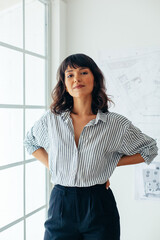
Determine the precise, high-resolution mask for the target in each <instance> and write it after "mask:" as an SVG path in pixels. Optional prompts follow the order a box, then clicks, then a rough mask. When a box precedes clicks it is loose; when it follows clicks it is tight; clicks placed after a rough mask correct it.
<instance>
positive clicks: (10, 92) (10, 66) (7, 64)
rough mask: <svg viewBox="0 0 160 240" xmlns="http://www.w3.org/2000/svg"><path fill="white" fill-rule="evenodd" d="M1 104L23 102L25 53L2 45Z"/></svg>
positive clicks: (0, 70)
mask: <svg viewBox="0 0 160 240" xmlns="http://www.w3.org/2000/svg"><path fill="white" fill-rule="evenodd" d="M0 104H23V55H22V53H20V52H17V51H14V50H10V49H7V48H5V47H1V46H0Z"/></svg>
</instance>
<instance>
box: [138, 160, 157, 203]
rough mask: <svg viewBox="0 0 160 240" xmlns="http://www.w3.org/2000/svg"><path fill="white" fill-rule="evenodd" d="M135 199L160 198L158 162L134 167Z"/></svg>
mask: <svg viewBox="0 0 160 240" xmlns="http://www.w3.org/2000/svg"><path fill="white" fill-rule="evenodd" d="M135 199H136V200H149V199H154V200H159V199H160V162H152V163H151V164H150V165H149V166H147V165H146V164H145V163H143V164H138V165H137V166H136V167H135Z"/></svg>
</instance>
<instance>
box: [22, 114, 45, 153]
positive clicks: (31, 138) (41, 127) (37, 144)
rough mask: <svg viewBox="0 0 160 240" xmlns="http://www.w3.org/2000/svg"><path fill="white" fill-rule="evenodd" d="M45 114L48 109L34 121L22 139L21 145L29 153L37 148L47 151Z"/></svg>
mask: <svg viewBox="0 0 160 240" xmlns="http://www.w3.org/2000/svg"><path fill="white" fill-rule="evenodd" d="M47 114H48V111H47V112H46V113H45V114H44V115H43V116H42V117H41V118H40V119H39V120H38V121H36V122H35V123H34V125H33V126H32V128H31V129H30V130H29V131H28V132H27V134H26V136H25V139H24V140H23V145H24V146H25V148H26V150H27V152H28V153H29V154H30V155H31V154H32V153H33V152H34V151H36V150H37V149H39V148H44V149H45V150H46V151H47V152H48V148H49V138H48V121H47Z"/></svg>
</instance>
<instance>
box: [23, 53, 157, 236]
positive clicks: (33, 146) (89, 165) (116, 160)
mask: <svg viewBox="0 0 160 240" xmlns="http://www.w3.org/2000/svg"><path fill="white" fill-rule="evenodd" d="M57 78H58V83H57V85H56V87H55V88H54V90H53V93H52V97H53V103H52V104H51V106H50V109H49V110H48V111H46V112H45V114H44V115H43V116H42V117H41V118H40V119H39V120H38V121H37V122H35V124H34V126H33V127H32V128H31V130H30V131H28V133H27V135H26V138H25V140H24V145H25V146H26V148H27V150H28V152H29V153H30V154H32V155H33V156H34V157H35V158H37V159H38V160H40V161H41V162H42V163H44V164H45V165H46V167H48V168H49V170H50V174H51V181H52V183H53V184H54V185H55V186H54V188H53V190H52V192H51V196H50V203H49V210H48V219H47V221H46V222H45V236H44V240H78V239H84V240H119V239H120V218H119V213H118V209H117V205H116V201H115V198H114V196H113V193H112V191H111V189H110V188H107V187H108V186H109V182H107V180H108V179H109V178H110V176H111V175H112V173H113V171H114V170H115V168H116V167H117V166H122V165H129V164H137V163H141V162H145V163H147V164H150V162H151V161H152V160H153V159H154V158H155V157H156V156H157V151H158V148H157V145H156V141H155V140H154V139H153V138H151V137H149V136H147V135H146V134H144V133H142V132H141V131H140V129H138V128H137V127H135V126H134V125H133V124H132V122H131V121H130V120H128V119H127V118H126V117H124V116H122V115H120V114H118V113H114V112H109V110H108V103H109V102H111V100H110V99H109V97H108V96H107V95H106V93H105V90H106V89H105V86H104V77H103V74H102V72H101V70H100V69H99V68H98V66H97V65H96V63H95V62H94V61H93V60H92V59H91V58H90V57H88V56H86V55H84V54H74V55H71V56H69V57H67V58H66V59H65V60H64V61H63V62H62V63H61V65H60V67H59V70H58V73H57ZM106 182H107V183H106Z"/></svg>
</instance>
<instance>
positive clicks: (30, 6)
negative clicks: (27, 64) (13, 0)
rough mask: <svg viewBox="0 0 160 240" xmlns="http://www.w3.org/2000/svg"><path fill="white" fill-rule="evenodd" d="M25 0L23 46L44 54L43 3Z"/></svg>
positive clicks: (35, 0) (37, 0)
mask: <svg viewBox="0 0 160 240" xmlns="http://www.w3.org/2000/svg"><path fill="white" fill-rule="evenodd" d="M25 2H26V4H25V48H26V49H27V50H29V51H32V52H36V53H38V54H41V55H44V51H45V5H44V4H43V3H41V2H40V1H39V0H26V1H25Z"/></svg>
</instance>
